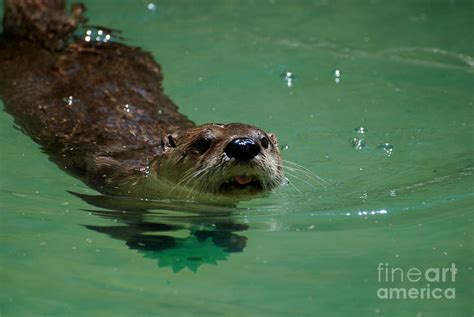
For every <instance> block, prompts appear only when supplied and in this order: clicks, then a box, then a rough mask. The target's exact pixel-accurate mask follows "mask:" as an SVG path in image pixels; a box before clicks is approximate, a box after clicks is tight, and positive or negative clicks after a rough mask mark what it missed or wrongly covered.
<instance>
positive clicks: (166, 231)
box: [72, 193, 248, 272]
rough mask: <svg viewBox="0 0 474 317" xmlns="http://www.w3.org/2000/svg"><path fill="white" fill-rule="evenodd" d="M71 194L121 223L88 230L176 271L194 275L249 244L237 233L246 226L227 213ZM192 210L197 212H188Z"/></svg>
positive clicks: (222, 209) (210, 208) (201, 207)
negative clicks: (184, 271) (114, 240)
mask: <svg viewBox="0 0 474 317" xmlns="http://www.w3.org/2000/svg"><path fill="white" fill-rule="evenodd" d="M72 194H73V195H75V196H78V197H80V198H81V199H83V200H84V201H85V202H87V203H88V204H90V205H93V206H95V207H99V208H102V209H93V210H90V209H89V210H86V211H88V212H91V213H92V214H94V215H98V216H100V217H103V218H107V219H112V220H114V221H116V222H117V225H113V226H95V225H85V227H86V228H88V229H90V230H94V231H96V232H100V233H104V234H107V235H108V236H109V237H112V238H114V239H117V240H121V241H124V242H125V244H126V245H127V247H128V248H129V249H131V250H136V251H138V252H139V253H141V254H143V256H144V257H146V258H150V259H155V260H157V261H158V266H159V267H170V268H171V269H172V270H173V272H179V271H181V270H182V269H184V268H187V269H189V270H191V271H194V272H196V271H197V269H198V268H199V267H200V266H201V265H202V264H217V262H218V261H224V260H227V258H228V257H229V255H230V253H234V252H242V251H243V249H244V248H245V246H246V243H247V237H245V236H242V235H239V234H237V233H238V232H244V231H246V230H247V229H248V225H246V224H242V223H238V222H235V221H234V220H235V219H232V216H231V214H230V213H231V209H229V208H227V209H226V208H225V207H217V206H212V205H209V206H205V205H196V204H186V203H183V204H171V203H167V202H156V201H154V202H146V201H141V200H131V199H121V198H117V197H109V196H103V195H98V196H93V195H84V194H79V193H72ZM151 209H153V210H151ZM189 210H193V213H192V214H191V213H187V211H189ZM200 212H202V213H201V214H200ZM210 213H211V216H210Z"/></svg>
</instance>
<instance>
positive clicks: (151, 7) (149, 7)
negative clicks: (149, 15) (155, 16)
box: [146, 2, 158, 11]
mask: <svg viewBox="0 0 474 317" xmlns="http://www.w3.org/2000/svg"><path fill="white" fill-rule="evenodd" d="M146 7H147V9H148V10H150V11H156V9H158V7H157V5H156V4H154V3H152V2H150V3H149V4H148V5H147V6H146Z"/></svg>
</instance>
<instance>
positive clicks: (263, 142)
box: [260, 137, 268, 149]
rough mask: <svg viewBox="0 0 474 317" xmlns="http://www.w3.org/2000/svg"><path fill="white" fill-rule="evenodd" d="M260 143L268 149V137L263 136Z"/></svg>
mask: <svg viewBox="0 0 474 317" xmlns="http://www.w3.org/2000/svg"><path fill="white" fill-rule="evenodd" d="M260 143H261V144H262V146H263V148H264V149H268V139H267V138H266V137H263V138H261V139H260Z"/></svg>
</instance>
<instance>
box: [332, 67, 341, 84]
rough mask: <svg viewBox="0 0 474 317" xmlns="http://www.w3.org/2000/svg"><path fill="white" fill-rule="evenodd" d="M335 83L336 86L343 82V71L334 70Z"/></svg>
mask: <svg viewBox="0 0 474 317" xmlns="http://www.w3.org/2000/svg"><path fill="white" fill-rule="evenodd" d="M334 82H335V83H336V84H339V83H340V82H341V71H340V70H339V69H336V70H334Z"/></svg>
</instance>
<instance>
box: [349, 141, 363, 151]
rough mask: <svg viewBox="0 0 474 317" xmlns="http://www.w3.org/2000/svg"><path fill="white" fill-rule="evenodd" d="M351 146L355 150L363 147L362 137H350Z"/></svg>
mask: <svg viewBox="0 0 474 317" xmlns="http://www.w3.org/2000/svg"><path fill="white" fill-rule="evenodd" d="M350 141H351V145H352V148H354V149H356V150H362V149H363V148H365V140H364V139H363V138H351V140H350Z"/></svg>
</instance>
